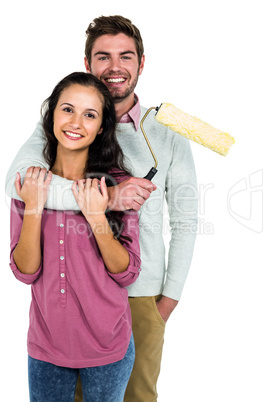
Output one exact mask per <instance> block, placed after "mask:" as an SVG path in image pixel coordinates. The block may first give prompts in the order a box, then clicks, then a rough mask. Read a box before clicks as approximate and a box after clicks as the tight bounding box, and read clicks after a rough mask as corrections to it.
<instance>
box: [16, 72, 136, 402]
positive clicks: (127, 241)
mask: <svg viewBox="0 0 268 402" xmlns="http://www.w3.org/2000/svg"><path fill="white" fill-rule="evenodd" d="M44 107H45V112H44V116H43V126H44V131H45V134H46V145H45V148H44V155H45V158H46V160H47V162H48V164H49V166H50V171H49V172H47V171H46V170H45V169H40V168H38V167H30V168H29V169H28V170H27V173H26V177H25V180H24V183H23V185H21V184H20V176H19V174H18V175H17V178H16V183H15V184H16V190H17V193H18V195H19V196H20V198H21V199H22V201H23V202H21V201H15V200H12V208H11V263H10V266H11V269H12V271H13V273H14V275H15V276H16V278H17V279H19V280H20V281H22V282H24V283H27V284H31V285H32V303H31V308H30V326H29V332H28V353H29V364H28V367H29V389H30V399H31V401H34V402H35V401H41V402H43V401H44V402H47V401H51V402H53V401H57V402H58V401H64V402H68V401H73V400H74V393H75V386H76V382H77V377H78V374H79V373H80V376H81V381H82V387H83V397H84V401H85V402H86V401H102V402H105V401H113V402H114V401H123V396H124V392H125V388H126V386H127V382H128V379H129V376H130V374H131V370H132V367H133V363H134V343H133V336H132V332H131V315H130V309H129V305H128V294H127V290H126V289H125V286H128V285H130V284H131V283H133V282H134V281H135V280H136V279H137V277H138V275H139V271H140V258H139V239H138V219H137V214H136V213H130V212H129V213H125V214H122V213H120V214H119V213H107V212H106V209H107V204H108V190H107V185H106V181H107V182H108V184H109V185H110V184H111V183H112V182H117V181H118V180H122V179H124V178H125V176H126V169H125V167H124V164H123V155H122V151H121V149H120V147H119V145H118V143H117V141H116V137H115V124H116V120H115V110H114V106H113V102H112V99H111V96H110V93H109V91H108V90H107V88H106V87H105V85H103V84H102V83H101V82H100V81H99V80H98V79H97V78H95V77H94V76H93V75H91V74H86V73H73V74H71V75H69V76H67V77H65V78H64V79H63V80H62V81H60V82H59V84H58V85H57V86H56V87H55V89H54V90H53V92H52V94H51V96H50V97H49V98H48V99H47V101H46V102H45V104H44ZM52 174H56V175H60V176H62V177H64V178H66V179H69V180H73V181H74V183H73V186H72V190H73V194H74V197H75V199H76V201H77V203H78V205H79V207H80V209H81V212H82V213H79V214H77V213H74V212H71V211H65V212H64V211H51V210H46V209H45V208H44V206H45V203H46V199H47V194H48V191H49V184H50V182H51V179H52ZM99 179H100V180H99Z"/></svg>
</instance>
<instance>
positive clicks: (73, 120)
mask: <svg viewBox="0 0 268 402" xmlns="http://www.w3.org/2000/svg"><path fill="white" fill-rule="evenodd" d="M70 125H71V126H72V127H76V128H79V127H80V116H78V115H77V114H76V113H73V114H72V117H71V120H70Z"/></svg>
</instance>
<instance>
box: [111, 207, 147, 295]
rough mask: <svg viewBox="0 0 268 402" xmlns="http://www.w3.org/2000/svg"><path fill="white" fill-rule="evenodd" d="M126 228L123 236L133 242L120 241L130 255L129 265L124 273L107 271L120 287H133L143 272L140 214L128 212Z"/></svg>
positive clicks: (125, 215)
mask: <svg viewBox="0 0 268 402" xmlns="http://www.w3.org/2000/svg"><path fill="white" fill-rule="evenodd" d="M123 223H124V228H123V230H122V233H121V235H123V236H127V237H130V238H131V240H132V242H130V241H129V240H127V239H120V242H121V244H122V245H123V246H124V247H125V249H126V250H127V251H128V254H129V265H128V267H127V269H126V271H124V272H120V273H119V274H112V273H111V272H109V271H107V272H108V274H109V275H110V276H111V278H113V279H114V280H115V281H116V282H117V283H119V285H121V286H123V287H126V286H129V285H131V284H132V283H134V282H135V281H136V279H137V278H138V276H139V274H140V271H141V268H140V267H141V260H140V244H139V222H138V214H137V212H134V211H127V212H125V213H124V216H123Z"/></svg>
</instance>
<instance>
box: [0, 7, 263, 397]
mask: <svg viewBox="0 0 268 402" xmlns="http://www.w3.org/2000/svg"><path fill="white" fill-rule="evenodd" d="M265 3H266V2H265V1H261V0H254V1H248V0H244V1H240V0H232V1H230V0H225V1H217V0H214V1H212V0H211V1H209V0H203V1H198V0H187V1H186V0H185V1H180V0H178V1H176V2H175V1H174V0H165V1H148V0H147V1H144V0H143V1H137V0H136V1H135V2H134V1H131V2H130V1H129V2H127V1H124V2H117V3H115V2H111V1H105V0H102V1H95V2H94V1H90V0H87V1H85V0H81V1H80V0H76V1H70V0H64V1H62V0H55V1H49V0H47V1H39V0H35V1H29V0H24V1H19V0H15V1H12V0H10V1H9V2H5V3H4V4H5V5H2V6H1V17H0V18H1V21H0V29H1V75H0V77H1V123H2V124H1V127H2V136H1V138H2V142H3V143H2V146H1V150H0V152H1V158H0V160H1V197H0V201H1V216H2V222H1V227H2V229H1V231H2V236H1V271H0V275H1V278H0V297H1V301H0V308H1V321H0V322H1V332H0V334H1V335H0V336H1V343H0V347H1V351H0V356H1V358H0V359H1V360H0V361H1V377H0V380H1V387H0V390H1V391H0V399H1V400H2V401H4V402H15V401H16V402H24V401H28V387H27V351H26V334H27V328H28V308H29V302H30V287H27V286H26V285H23V284H22V283H19V282H18V281H16V280H15V278H14V277H13V275H12V273H11V272H10V270H9V266H8V264H9V209H8V205H7V202H8V200H7V198H6V197H5V195H4V179H5V175H6V172H7V169H8V167H9V165H10V163H11V161H12V159H13V158H14V156H15V154H16V152H17V151H18V149H19V147H20V146H21V145H22V144H23V143H24V142H25V140H26V139H27V138H28V137H29V135H30V134H31V133H32V132H33V130H34V128H35V124H36V122H37V121H38V119H39V109H40V105H41V103H42V101H43V100H44V99H45V98H46V97H47V96H48V95H49V94H50V92H51V90H52V89H53V87H54V86H55V84H56V83H57V82H58V80H60V79H61V78H63V77H64V76H65V75H67V74H69V73H71V72H73V71H77V70H80V71H81V70H82V71H84V66H83V57H84V42H85V30H86V28H87V26H88V24H89V22H91V21H92V20H93V18H95V17H98V16H100V15H115V14H122V15H124V16H125V17H128V18H130V19H131V20H132V21H133V23H134V24H135V25H137V26H138V27H139V29H140V31H141V34H142V36H143V39H144V45H145V55H146V64H145V69H144V72H143V74H142V76H141V77H140V81H139V84H138V87H137V93H138V95H139V97H140V100H141V103H142V104H143V105H145V106H147V107H150V106H156V105H159V104H160V103H161V102H171V103H173V104H175V105H176V106H177V107H179V108H181V109H182V110H184V111H185V112H188V113H190V114H194V115H196V116H198V117H200V118H201V119H203V120H205V121H207V122H208V123H210V124H212V125H214V126H215V127H217V128H220V129H222V130H226V131H228V132H229V133H231V134H232V135H233V136H234V137H235V139H236V144H235V145H233V147H232V148H231V151H230V153H229V155H228V156H227V157H226V158H225V157H222V156H220V155H218V154H216V153H214V152H212V151H210V150H208V149H207V148H204V147H202V146H200V145H197V144H195V143H192V150H193V154H194V158H195V163H196V170H197V176H198V183H199V190H200V207H199V217H200V225H199V229H198V232H199V233H198V237H197V243H196V248H195V253H194V258H193V262H192V266H191V270H190V273H189V276H188V280H187V283H186V285H185V288H184V292H183V296H182V299H181V301H180V303H179V306H178V307H177V309H176V311H175V312H174V314H173V316H172V317H171V318H170V320H169V322H168V324H167V329H166V338H165V346H164V356H163V363H162V371H161V375H160V379H159V384H158V391H159V402H196V401H206V402H215V401H217V402H221V401H224V402H226V401H228V402H237V401H243V402H255V401H257V402H267V400H268V390H267V374H268V373H267V364H268V363H267V362H268V348H267V339H268V329H267V324H266V322H267V305H268V303H267V302H268V292H267V286H268V274H267V258H266V256H267V253H266V250H267V222H266V224H265V219H266V218H267V215H266V211H265V208H264V207H265V205H266V203H267V193H266V189H265V186H264V183H265V182H266V181H267V156H266V154H267V152H266V147H267V140H266V137H267V130H268V129H267V106H268V102H267V90H268V80H267V71H268V62H267V38H268V28H267V10H266V4H265ZM145 173H146V172H145ZM166 219H167V218H166ZM165 237H166V240H167V242H168V234H165ZM265 240H266V242H265Z"/></svg>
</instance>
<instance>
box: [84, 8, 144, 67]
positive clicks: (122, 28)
mask: <svg viewBox="0 0 268 402" xmlns="http://www.w3.org/2000/svg"><path fill="white" fill-rule="evenodd" d="M119 33H123V34H125V35H127V36H129V37H131V38H133V39H134V41H135V45H136V50H137V54H138V60H139V64H140V63H141V58H142V56H143V53H144V47H143V42H142V38H141V34H140V31H139V30H138V28H137V27H136V26H135V25H133V24H132V22H131V21H130V20H129V19H127V18H124V17H122V16H121V15H113V16H110V17H104V16H101V17H98V18H95V19H94V20H93V22H91V23H90V24H89V26H88V29H87V30H86V35H87V40H86V46H85V55H86V58H87V61H88V64H89V66H90V65H91V51H92V48H93V45H94V43H95V41H96V39H98V37H100V36H101V35H117V34H119Z"/></svg>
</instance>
